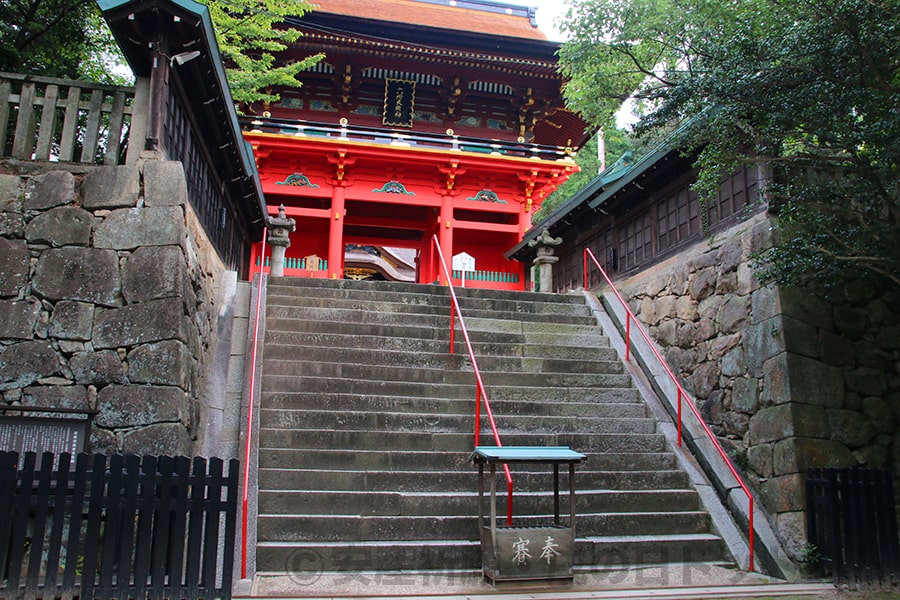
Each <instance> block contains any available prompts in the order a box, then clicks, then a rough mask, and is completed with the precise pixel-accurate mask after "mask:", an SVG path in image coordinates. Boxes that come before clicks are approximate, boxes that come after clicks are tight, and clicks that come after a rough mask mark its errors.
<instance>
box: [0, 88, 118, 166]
mask: <svg viewBox="0 0 900 600" xmlns="http://www.w3.org/2000/svg"><path fill="white" fill-rule="evenodd" d="M133 104H134V88H130V87H120V86H111V85H101V84H98V83H88V82H84V81H69V80H65V79H51V78H48V77H36V76H31V75H18V74H14V73H0V155H2V156H4V157H10V158H16V159H20V160H52V161H60V162H80V163H84V164H104V165H117V164H123V163H124V162H125V160H124V158H125V149H126V147H127V144H128V134H129V130H130V125H131V113H132V108H133Z"/></svg>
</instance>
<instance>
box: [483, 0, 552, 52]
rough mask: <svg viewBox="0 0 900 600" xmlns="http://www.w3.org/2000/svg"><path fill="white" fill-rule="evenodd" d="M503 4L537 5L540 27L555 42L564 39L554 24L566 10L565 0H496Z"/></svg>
mask: <svg viewBox="0 0 900 600" xmlns="http://www.w3.org/2000/svg"><path fill="white" fill-rule="evenodd" d="M494 1H495V2H500V3H501V4H512V5H514V6H529V7H530V6H534V7H537V9H538V10H537V21H538V27H539V28H540V30H541V31H543V32H544V34H545V35H546V36H547V37H548V38H550V39H551V40H553V41H555V42H559V41H562V34H560V33H559V30H558V29H557V28H556V26H555V25H554V23H555V21H556V20H557V18H558V17H559V15H561V14H563V12H564V11H565V8H566V6H565V4H564V3H563V0H494Z"/></svg>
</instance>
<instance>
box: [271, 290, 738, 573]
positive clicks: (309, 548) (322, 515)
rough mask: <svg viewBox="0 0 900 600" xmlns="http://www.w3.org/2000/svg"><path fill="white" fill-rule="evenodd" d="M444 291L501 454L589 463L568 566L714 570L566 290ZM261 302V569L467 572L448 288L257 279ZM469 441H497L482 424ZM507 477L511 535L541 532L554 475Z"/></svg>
mask: <svg viewBox="0 0 900 600" xmlns="http://www.w3.org/2000/svg"><path fill="white" fill-rule="evenodd" d="M457 291H458V292H459V298H460V303H461V305H462V307H463V312H464V315H465V317H466V324H467V326H468V330H469V334H470V339H471V341H472V346H473V349H474V351H475V353H476V356H477V359H478V361H479V367H480V370H481V372H482V376H483V379H484V382H485V385H486V387H487V393H488V396H489V398H490V402H491V407H492V408H493V412H494V414H495V416H496V421H497V425H498V427H499V429H500V436H501V439H502V443H503V444H504V445H508V446H509V445H516V446H569V447H571V448H573V449H575V450H578V451H581V452H585V453H586V454H587V457H586V459H585V461H584V462H583V463H582V464H580V465H578V466H577V467H576V469H577V476H576V485H577V489H578V493H577V495H576V503H577V509H576V510H577V512H578V514H579V518H578V519H576V528H577V532H578V535H579V539H578V540H577V542H576V552H575V559H576V564H585V565H595V566H596V565H616V564H622V565H632V564H659V563H664V562H673V561H675V562H677V561H679V560H685V561H689V562H697V561H716V562H721V561H723V560H728V559H727V556H726V553H725V551H724V546H723V544H722V541H721V540H720V539H719V538H718V537H717V536H716V535H714V534H712V533H711V532H710V530H711V525H710V519H709V516H708V515H707V514H706V513H705V512H703V511H702V510H701V503H700V501H699V496H698V494H697V492H696V491H695V490H693V488H692V487H691V483H690V480H689V477H688V475H687V473H686V472H684V471H683V470H682V469H681V468H679V465H678V463H677V461H676V460H675V456H674V454H672V453H671V452H670V451H669V450H668V446H667V442H666V440H665V438H664V436H663V435H662V434H660V433H657V432H656V428H657V425H656V421H655V419H653V418H651V416H650V413H649V410H648V409H647V407H646V405H645V404H644V403H643V401H642V399H641V398H640V396H639V394H638V391H637V389H636V388H635V386H634V384H633V382H632V380H631V378H630V376H628V375H625V370H624V368H623V366H622V364H621V362H620V360H619V359H618V356H617V354H616V352H615V351H614V350H612V349H611V348H610V345H609V340H608V339H607V338H606V337H605V336H604V335H602V332H601V331H600V329H599V327H598V326H597V325H596V323H595V322H594V320H593V317H592V315H591V313H590V310H589V309H588V308H587V306H586V304H585V302H584V300H583V297H582V296H581V295H580V294H578V295H573V296H558V295H555V294H533V293H518V292H516V293H498V292H494V291H490V290H471V289H465V290H462V289H461V290H457ZM268 292H269V297H268V300H267V320H266V324H267V335H266V340H265V347H264V359H263V362H264V367H263V369H264V373H263V376H262V378H261V381H262V387H263V392H262V400H261V402H262V408H261V411H260V420H261V429H260V432H259V443H260V450H259V464H260V469H259V473H258V475H259V486H260V492H259V508H260V520H259V523H258V531H259V545H258V547H257V569H258V571H259V572H265V571H267V570H268V571H272V570H274V571H292V572H293V571H296V570H297V569H296V568H295V567H300V568H302V566H303V565H304V564H312V563H314V564H315V566H316V568H317V570H318V569H321V570H324V571H335V572H338V571H361V570H385V569H394V570H401V569H402V570H411V569H447V568H451V569H477V568H479V567H480V565H481V557H480V544H479V543H478V542H475V541H472V540H474V539H476V538H477V537H478V535H479V524H478V522H477V518H476V517H475V514H476V513H477V502H478V495H477V482H478V477H477V473H478V469H477V467H476V466H475V465H473V464H472V463H471V461H470V455H471V449H472V447H473V446H474V445H475V440H474V432H473V429H474V414H473V413H474V408H475V403H476V390H475V377H474V373H473V371H472V366H471V364H470V358H469V356H468V352H467V350H466V348H465V344H464V341H463V338H462V335H461V332H460V331H459V330H457V331H456V340H455V348H454V350H455V351H456V352H455V353H454V354H453V355H451V354H449V352H448V351H449V345H450V343H449V337H450V310H449V306H450V298H449V292H448V290H447V288H443V287H438V286H421V285H406V284H401V285H397V284H393V283H385V282H375V283H371V282H366V283H360V282H348V281H336V280H335V281H328V280H299V279H278V278H271V279H270V280H269V286H268ZM478 441H479V443H486V444H490V445H493V444H494V443H495V442H494V441H493V438H492V436H491V432H490V428H489V427H488V423H487V419H486V417H483V418H482V432H481V437H480V439H479V440H478ZM512 476H513V481H514V489H515V492H516V496H515V505H514V508H515V511H514V513H515V515H516V518H517V521H518V523H517V524H526V525H531V524H539V523H541V522H548V514H549V512H550V509H551V506H550V504H548V503H551V504H552V499H551V498H550V494H548V492H549V490H552V472H551V470H549V469H548V468H547V467H546V466H545V465H515V466H514V468H513V469H512ZM489 477H490V476H489ZM493 477H494V478H495V480H496V483H497V490H498V504H499V506H498V509H499V510H500V511H501V512H503V513H505V502H506V481H505V479H504V478H503V475H502V473H497V474H495V475H494V476H493ZM561 479H562V481H561V483H562V484H563V488H567V487H568V476H567V473H566V472H565V471H563V474H562V478H561ZM562 500H563V504H564V506H563V508H564V509H565V510H564V511H563V512H566V511H567V508H568V504H567V499H566V498H563V499H562ZM635 532H640V533H641V534H642V535H641V536H633V535H630V534H632V533H635Z"/></svg>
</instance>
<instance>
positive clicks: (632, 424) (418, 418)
mask: <svg viewBox="0 0 900 600" xmlns="http://www.w3.org/2000/svg"><path fill="white" fill-rule="evenodd" d="M471 425H472V416H471V415H447V414H437V413H417V412H381V411H342V412H334V411H327V410H293V411H283V410H270V409H263V410H262V411H261V413H260V427H264V428H266V429H285V430H293V431H303V430H307V429H314V430H315V429H326V428H327V429H332V430H335V431H339V430H346V429H350V430H359V429H368V430H372V431H385V432H390V431H412V432H427V431H462V430H465V429H468V428H469V426H471ZM503 426H504V427H505V428H509V429H512V430H515V431H517V432H526V431H543V432H547V433H556V432H582V433H616V432H621V431H630V432H633V433H654V432H655V431H656V420H655V419H651V418H649V417H647V416H643V415H642V416H640V417H635V418H623V417H621V416H608V417H605V418H598V419H585V418H584V417H579V416H546V415H544V416H540V417H534V416H532V415H518V414H516V415H510V414H507V415H504V417H503Z"/></svg>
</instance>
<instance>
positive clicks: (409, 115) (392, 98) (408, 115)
mask: <svg viewBox="0 0 900 600" xmlns="http://www.w3.org/2000/svg"><path fill="white" fill-rule="evenodd" d="M415 102H416V82H415V81H406V80H403V79H386V80H385V82H384V119H383V120H382V123H384V125H387V126H389V127H412V126H413V107H414V105H415Z"/></svg>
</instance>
